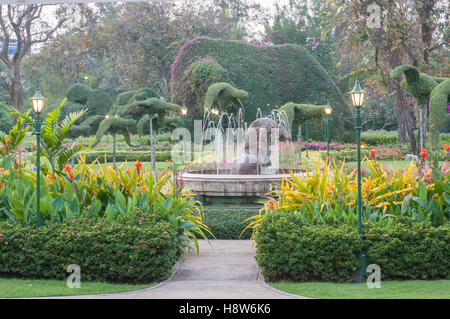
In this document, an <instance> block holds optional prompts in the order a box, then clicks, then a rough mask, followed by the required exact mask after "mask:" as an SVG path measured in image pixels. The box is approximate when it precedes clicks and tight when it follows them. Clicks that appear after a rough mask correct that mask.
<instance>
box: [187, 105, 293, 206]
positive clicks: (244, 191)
mask: <svg viewBox="0 0 450 319" xmlns="http://www.w3.org/2000/svg"><path fill="white" fill-rule="evenodd" d="M213 115H214V114H213V113H211V110H205V112H204V116H203V121H202V129H201V135H202V136H201V158H200V160H199V161H198V164H200V166H201V169H200V170H197V171H190V172H186V173H184V174H182V175H181V178H182V180H183V183H184V184H185V185H186V186H187V187H188V189H189V190H190V191H191V192H192V193H194V194H196V195H197V196H198V197H199V199H200V200H201V201H202V202H203V204H205V205H210V204H245V203H254V202H255V201H257V200H259V199H260V198H261V197H263V196H264V195H266V194H267V193H268V192H270V191H271V190H273V189H274V187H276V186H279V185H280V184H281V181H282V179H283V178H287V179H290V178H291V175H290V174H289V171H293V172H294V173H295V174H300V173H302V171H301V169H300V167H299V166H298V162H295V161H294V162H293V163H289V164H288V165H287V164H286V163H285V162H286V161H285V157H286V156H288V157H289V159H291V160H292V159H295V157H296V156H295V151H294V148H293V145H292V141H291V140H290V136H291V134H290V127H289V121H288V119H287V116H286V113H285V112H283V111H282V112H279V111H278V110H274V111H272V112H271V113H270V114H269V115H267V116H263V114H262V112H261V110H260V109H258V112H257V119H256V120H255V121H253V122H252V123H251V124H250V125H247V123H245V122H244V121H243V112H242V110H241V109H239V111H238V112H237V115H236V116H234V115H233V114H228V113H226V112H224V113H222V114H221V115H220V116H218V115H217V116H216V118H214V116H213ZM216 120H217V122H216ZM208 140H209V141H210V143H209V144H208V143H207V141H208ZM280 142H287V143H288V145H287V147H286V149H287V150H288V153H287V154H286V153H285V152H280V151H279V148H280ZM205 159H206V162H207V163H209V164H210V167H208V168H205ZM211 162H212V163H211ZM292 164H294V165H292Z"/></svg>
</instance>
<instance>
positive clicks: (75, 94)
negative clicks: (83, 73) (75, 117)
mask: <svg viewBox="0 0 450 319" xmlns="http://www.w3.org/2000/svg"><path fill="white" fill-rule="evenodd" d="M90 93H91V89H90V88H89V87H87V86H86V85H84V84H81V83H76V84H74V85H72V87H71V88H70V89H69V91H67V94H66V96H67V100H68V101H70V102H75V103H80V104H86V102H87V100H88V97H89V94H90Z"/></svg>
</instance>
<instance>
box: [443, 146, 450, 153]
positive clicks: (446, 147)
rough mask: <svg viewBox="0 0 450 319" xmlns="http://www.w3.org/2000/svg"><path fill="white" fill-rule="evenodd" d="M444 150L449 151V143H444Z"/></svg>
mask: <svg viewBox="0 0 450 319" xmlns="http://www.w3.org/2000/svg"><path fill="white" fill-rule="evenodd" d="M444 150H446V151H447V152H448V151H450V144H444Z"/></svg>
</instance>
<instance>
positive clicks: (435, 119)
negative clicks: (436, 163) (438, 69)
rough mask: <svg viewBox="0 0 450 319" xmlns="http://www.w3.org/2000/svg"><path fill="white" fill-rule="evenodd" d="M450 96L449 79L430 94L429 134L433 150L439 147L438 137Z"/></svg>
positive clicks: (446, 115)
mask: <svg viewBox="0 0 450 319" xmlns="http://www.w3.org/2000/svg"><path fill="white" fill-rule="evenodd" d="M449 96H450V79H447V80H445V81H443V82H441V83H440V84H439V85H438V86H437V87H436V88H435V89H434V90H433V91H432V92H431V96H430V116H429V120H430V123H431V125H430V133H431V138H432V145H433V148H434V149H437V148H438V147H439V136H440V134H439V133H440V132H441V131H442V130H443V128H444V127H443V124H444V122H445V119H446V117H449V116H450V115H448V114H447V105H448V101H449Z"/></svg>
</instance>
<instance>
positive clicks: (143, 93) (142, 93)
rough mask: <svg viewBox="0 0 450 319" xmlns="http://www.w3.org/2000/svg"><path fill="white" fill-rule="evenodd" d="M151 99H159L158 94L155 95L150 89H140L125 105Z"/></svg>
mask: <svg viewBox="0 0 450 319" xmlns="http://www.w3.org/2000/svg"><path fill="white" fill-rule="evenodd" d="M151 97H156V98H158V99H159V94H158V93H156V91H155V90H153V89H152V88H142V89H139V90H137V91H136V92H135V93H134V94H133V96H132V97H131V99H130V100H129V101H128V103H127V104H129V103H133V102H136V101H145V100H147V99H149V98H151Z"/></svg>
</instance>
